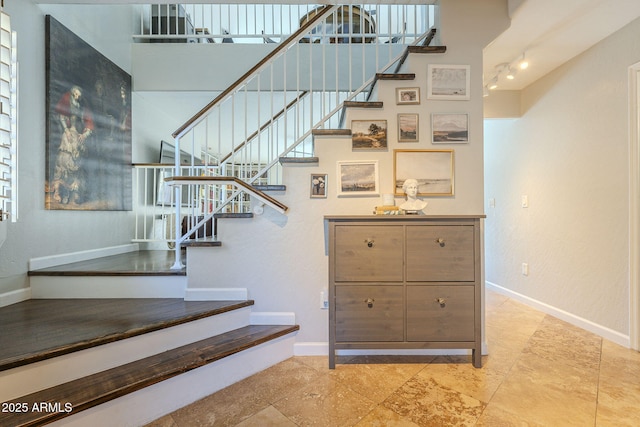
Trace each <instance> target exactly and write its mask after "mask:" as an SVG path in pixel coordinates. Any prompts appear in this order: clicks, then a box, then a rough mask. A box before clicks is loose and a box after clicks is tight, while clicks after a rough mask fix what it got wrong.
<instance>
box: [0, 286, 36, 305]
mask: <svg viewBox="0 0 640 427" xmlns="http://www.w3.org/2000/svg"><path fill="white" fill-rule="evenodd" d="M28 299H31V288H24V289H18V290H15V291H11V292H5V293H3V294H0V307H5V306H7V305H11V304H16V303H19V302H22V301H26V300H28Z"/></svg>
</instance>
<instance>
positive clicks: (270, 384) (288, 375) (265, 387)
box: [240, 358, 331, 404]
mask: <svg viewBox="0 0 640 427" xmlns="http://www.w3.org/2000/svg"><path fill="white" fill-rule="evenodd" d="M330 375H331V372H330V371H329V369H328V368H327V369H325V370H323V371H322V372H321V371H318V370H316V369H314V368H312V367H310V366H308V365H306V364H304V363H301V362H300V361H299V360H297V359H295V358H291V359H287V360H285V361H283V362H280V363H278V364H276V365H274V366H272V367H270V368H267V369H265V370H264V371H261V372H259V373H257V374H255V375H253V376H251V377H249V378H247V379H246V380H243V381H242V384H240V386H241V387H242V388H249V389H251V390H254V393H255V395H256V396H257V398H258V399H260V400H264V401H266V402H268V403H271V404H273V403H274V402H277V401H279V400H280V399H282V398H284V397H285V396H287V395H288V394H290V393H293V392H295V391H296V390H299V389H301V388H302V387H305V386H306V385H307V384H310V383H315V382H318V381H320V379H322V378H328V377H329V376H330Z"/></svg>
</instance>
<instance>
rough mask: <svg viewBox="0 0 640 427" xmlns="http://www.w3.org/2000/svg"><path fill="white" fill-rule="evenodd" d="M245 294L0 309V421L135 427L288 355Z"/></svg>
mask: <svg viewBox="0 0 640 427" xmlns="http://www.w3.org/2000/svg"><path fill="white" fill-rule="evenodd" d="M253 304H254V303H253V301H250V300H245V301H207V302H185V301H183V300H181V299H85V300H82V302H80V301H79V300H77V299H75V300H69V299H56V300H47V299H33V300H29V301H24V302H22V303H18V304H14V305H11V306H7V307H3V308H0V323H2V325H3V329H2V330H1V331H0V337H1V338H2V342H3V343H8V342H10V343H11V345H10V346H7V345H3V346H2V349H0V379H1V381H2V384H3V387H2V389H0V401H1V402H3V405H4V406H3V411H2V412H0V425H2V426H12V427H17V426H39V425H44V424H48V423H52V422H55V421H58V423H57V424H61V425H65V426H67V425H70V426H87V425H91V426H114V425H118V426H136V425H142V424H145V423H147V422H150V421H152V420H154V419H156V418H159V417H160V416H162V415H164V414H166V413H169V412H171V411H173V410H175V409H178V408H180V407H183V406H185V405H187V404H189V403H191V402H194V401H196V400H198V399H200V398H202V397H205V396H207V395H209V394H211V393H213V392H215V391H218V390H220V389H222V388H224V387H226V386H228V385H230V384H232V383H234V382H237V381H239V380H241V379H243V378H245V377H247V376H250V375H252V374H254V373H256V372H259V371H261V370H263V369H266V368H267V367H269V366H272V365H274V364H276V363H278V362H280V361H282V360H285V359H287V358H288V357H291V356H292V349H293V340H294V336H295V332H296V331H297V330H298V326H297V325H293V324H290V325H289V324H285V325H261V324H256V323H260V319H259V316H256V314H255V313H252V312H251V307H252V306H253Z"/></svg>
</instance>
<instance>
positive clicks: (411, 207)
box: [400, 178, 429, 214]
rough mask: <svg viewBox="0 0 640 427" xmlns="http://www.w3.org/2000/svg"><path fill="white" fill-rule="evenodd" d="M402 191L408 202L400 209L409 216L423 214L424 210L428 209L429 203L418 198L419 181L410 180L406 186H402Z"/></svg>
mask: <svg viewBox="0 0 640 427" xmlns="http://www.w3.org/2000/svg"><path fill="white" fill-rule="evenodd" d="M402 190H403V191H404V192H405V194H406V195H407V200H405V201H404V203H402V204H401V205H400V209H402V210H403V211H405V212H406V213H407V214H421V213H423V212H422V211H423V210H424V208H426V207H427V204H428V203H429V202H425V201H424V200H422V199H419V198H418V180H417V179H414V178H408V179H407V180H406V181H405V182H404V184H402Z"/></svg>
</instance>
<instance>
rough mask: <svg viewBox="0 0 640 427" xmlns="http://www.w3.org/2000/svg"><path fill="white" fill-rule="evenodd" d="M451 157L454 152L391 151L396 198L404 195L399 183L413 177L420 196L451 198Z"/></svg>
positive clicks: (452, 187) (452, 175) (452, 179)
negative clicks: (416, 182)
mask: <svg viewBox="0 0 640 427" xmlns="http://www.w3.org/2000/svg"><path fill="white" fill-rule="evenodd" d="M453 154H454V152H453V150H394V151H393V185H394V188H395V195H396V196H402V195H404V191H403V190H402V184H403V183H404V182H405V181H406V180H407V179H409V178H414V179H416V180H417V181H418V195H419V196H453V194H454V165H453Z"/></svg>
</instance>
